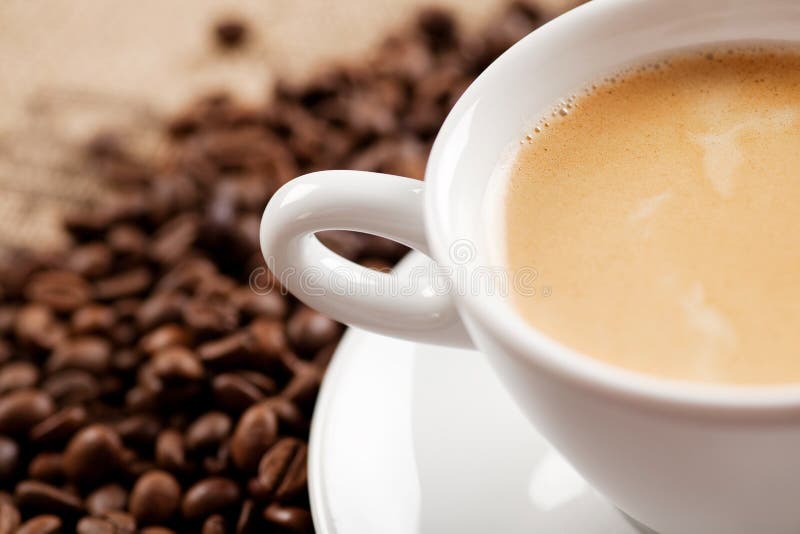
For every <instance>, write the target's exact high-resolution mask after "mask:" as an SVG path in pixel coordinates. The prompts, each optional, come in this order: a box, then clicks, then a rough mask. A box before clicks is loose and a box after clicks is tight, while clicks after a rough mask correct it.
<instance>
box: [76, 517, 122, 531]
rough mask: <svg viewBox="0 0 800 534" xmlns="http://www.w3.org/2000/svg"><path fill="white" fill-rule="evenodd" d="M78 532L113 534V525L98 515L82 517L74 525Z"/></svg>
mask: <svg viewBox="0 0 800 534" xmlns="http://www.w3.org/2000/svg"><path fill="white" fill-rule="evenodd" d="M75 531H76V532H77V533H78V534H115V531H114V525H113V524H111V523H110V522H109V521H106V520H105V519H102V518H100V517H88V516H87V517H84V518H82V519H81V520H80V521H78V524H77V525H76V526H75Z"/></svg>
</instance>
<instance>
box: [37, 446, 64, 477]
mask: <svg viewBox="0 0 800 534" xmlns="http://www.w3.org/2000/svg"><path fill="white" fill-rule="evenodd" d="M28 476H29V477H30V478H32V479H34V480H40V481H42V482H49V483H51V484H57V483H59V482H61V481H62V480H63V479H64V457H63V455H62V454H61V453H58V452H40V453H39V454H37V455H36V456H34V457H33V458H32V459H31V461H30V463H29V464H28Z"/></svg>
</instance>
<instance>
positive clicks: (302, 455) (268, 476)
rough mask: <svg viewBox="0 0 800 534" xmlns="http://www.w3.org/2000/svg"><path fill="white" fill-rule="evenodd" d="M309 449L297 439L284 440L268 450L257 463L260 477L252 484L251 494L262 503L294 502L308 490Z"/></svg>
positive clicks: (250, 486) (250, 487)
mask: <svg viewBox="0 0 800 534" xmlns="http://www.w3.org/2000/svg"><path fill="white" fill-rule="evenodd" d="M306 457H307V454H306V446H305V444H304V443H303V442H302V441H300V440H298V439H294V438H283V439H281V440H279V441H278V442H277V443H275V445H273V446H272V448H270V450H269V451H267V452H266V453H265V454H264V456H263V457H262V458H261V461H260V462H259V464H258V475H257V476H256V478H255V479H253V480H252V481H251V482H250V485H249V489H250V494H251V495H252V496H253V497H254V498H256V499H258V500H259V501H268V500H271V499H273V498H277V499H278V500H280V501H283V502H285V501H287V500H290V499H293V498H295V497H297V496H299V495H301V494H303V493H304V492H305V488H306Z"/></svg>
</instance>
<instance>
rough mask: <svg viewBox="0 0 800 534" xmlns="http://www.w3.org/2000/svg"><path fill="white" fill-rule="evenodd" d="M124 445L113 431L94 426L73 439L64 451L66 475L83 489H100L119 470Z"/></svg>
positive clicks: (98, 425) (103, 426)
mask: <svg viewBox="0 0 800 534" xmlns="http://www.w3.org/2000/svg"><path fill="white" fill-rule="evenodd" d="M121 454H122V442H121V441H120V439H119V436H118V435H117V433H116V432H114V431H113V430H112V429H111V428H109V427H107V426H105V425H100V424H94V425H90V426H88V427H86V428H84V429H82V430H80V431H79V432H78V433H77V434H75V435H74V436H73V437H72V439H70V441H69V443H68V444H67V447H66V449H65V451H64V471H65V472H66V474H67V477H69V479H70V480H72V482H74V483H75V484H80V485H81V486H93V485H97V483H98V482H101V481H103V480H105V479H107V478H109V477H111V476H113V475H114V473H115V472H116V471H117V470H118V469H119V467H120V459H121Z"/></svg>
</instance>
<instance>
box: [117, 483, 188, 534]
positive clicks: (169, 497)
mask: <svg viewBox="0 0 800 534" xmlns="http://www.w3.org/2000/svg"><path fill="white" fill-rule="evenodd" d="M180 502H181V487H180V485H179V484H178V481H177V480H175V477H173V476H172V475H170V474H169V473H167V472H166V471H149V472H148V473H145V474H144V475H142V476H141V477H139V480H137V481H136V484H135V485H134V486H133V490H132V491H131V497H130V505H129V508H130V511H131V513H132V514H133V516H134V517H135V518H136V521H137V522H138V523H139V524H141V525H150V524H154V523H155V524H157V523H163V522H166V521H168V520H169V519H170V518H171V517H172V515H173V514H174V513H175V512H176V511H177V510H178V506H179V505H180Z"/></svg>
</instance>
